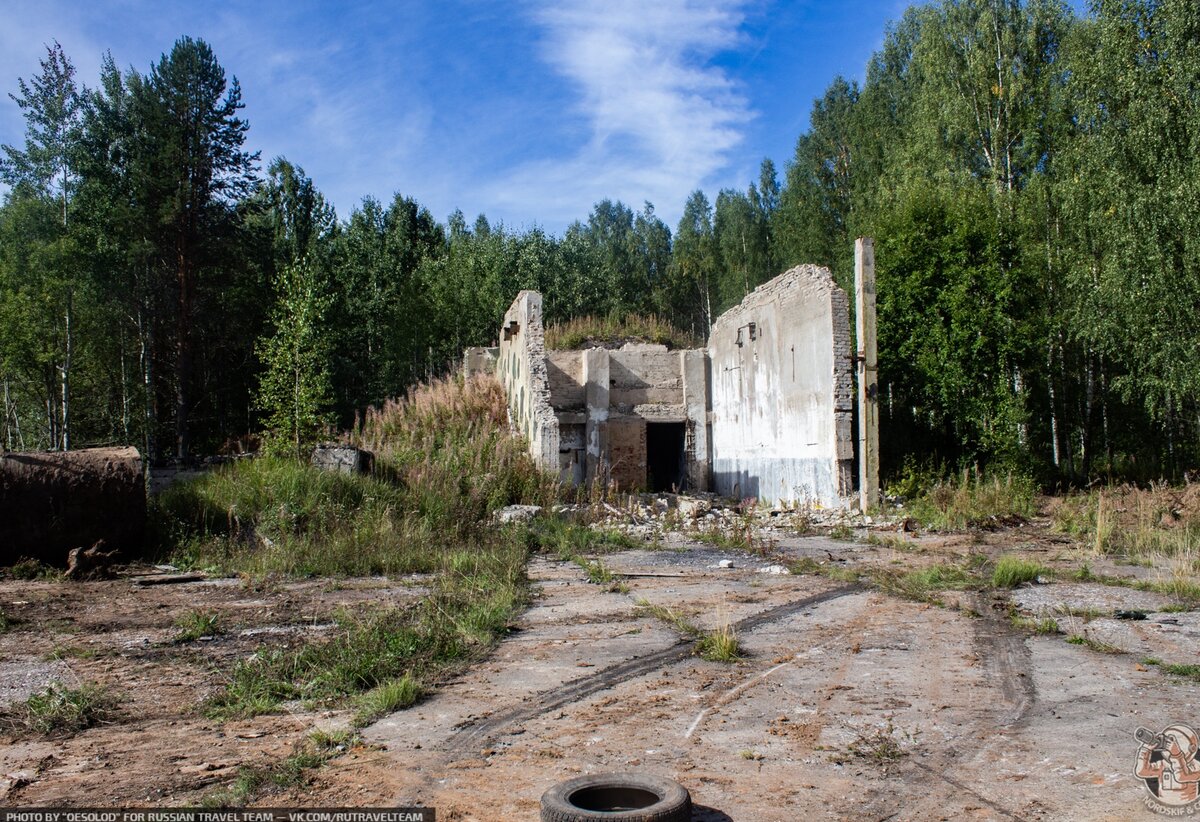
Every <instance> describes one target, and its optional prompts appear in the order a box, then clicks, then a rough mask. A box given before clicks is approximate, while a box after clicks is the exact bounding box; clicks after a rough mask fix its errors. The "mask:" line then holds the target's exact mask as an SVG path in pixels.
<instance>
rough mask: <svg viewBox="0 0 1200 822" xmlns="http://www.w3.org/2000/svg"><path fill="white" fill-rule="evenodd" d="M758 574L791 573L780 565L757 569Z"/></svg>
mask: <svg viewBox="0 0 1200 822" xmlns="http://www.w3.org/2000/svg"><path fill="white" fill-rule="evenodd" d="M758 572H759V573H760V574H790V573H791V571H789V570H788V569H787V568H785V567H784V566H782V565H767V566H766V567H763V568H759V569H758Z"/></svg>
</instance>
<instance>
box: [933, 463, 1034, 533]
mask: <svg viewBox="0 0 1200 822" xmlns="http://www.w3.org/2000/svg"><path fill="white" fill-rule="evenodd" d="M1036 495H1037V487H1036V485H1035V484H1034V482H1033V480H1032V479H1030V478H1029V477H1025V476H1019V475H1014V474H1008V475H1005V476H1004V477H999V476H991V477H988V476H973V475H971V474H970V473H969V472H967V471H964V472H963V474H962V477H961V478H960V479H959V480H958V481H953V480H949V481H940V482H937V483H935V484H934V485H933V486H932V487H930V488H929V489H928V490H927V491H926V492H925V493H924V494H922V495H921V496H919V497H917V498H916V499H915V500H913V502H912V504H911V505H910V506H909V508H910V511H911V512H912V516H913V517H914V518H916V519H917V520H919V521H921V522H922V523H924V524H925V525H926V526H927V527H929V528H935V529H942V530H961V529H964V528H979V527H984V528H986V527H994V526H997V525H1006V524H1009V523H1011V522H1020V521H1024V520H1026V519H1028V518H1029V517H1031V516H1033V514H1034V512H1035V505H1034V501H1035V498H1036Z"/></svg>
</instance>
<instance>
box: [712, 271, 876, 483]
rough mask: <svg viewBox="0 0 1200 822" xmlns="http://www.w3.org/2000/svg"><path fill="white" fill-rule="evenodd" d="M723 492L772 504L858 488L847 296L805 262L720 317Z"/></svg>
mask: <svg viewBox="0 0 1200 822" xmlns="http://www.w3.org/2000/svg"><path fill="white" fill-rule="evenodd" d="M708 354H709V360H710V369H711V386H712V465H713V482H714V487H715V490H716V491H717V492H718V493H720V494H722V495H725V496H731V497H737V498H746V497H754V498H756V499H759V500H762V501H764V502H767V503H770V504H779V503H816V504H820V505H824V506H828V507H838V506H842V505H845V504H846V502H847V499H846V498H847V496H848V495H849V494H850V493H851V492H852V490H853V477H852V470H851V469H852V465H853V459H854V443H853V440H852V438H851V424H852V419H853V413H854V411H853V408H854V406H853V377H852V372H851V363H850V359H851V358H850V329H849V319H848V304H847V301H846V294H845V292H843V291H842V290H841V289H840V288H838V287H837V285H836V284H835V283H834V282H833V277H832V275H831V274H830V273H829V270H828V269H825V268H818V267H816V266H798V267H796V268H793V269H791V270H790V271H787V272H785V273H783V274H781V275H779V276H778V277H776V278H775V279H773V280H771V281H769V282H767V283H764V284H763V285H761V286H759V287H758V288H756V289H755V290H754V291H753V293H751V294H750V295H748V296H747V297H746V299H744V300H743V301H742V303H741V304H740V305H738V306H737V307H735V308H732V309H730V310H729V311H727V312H725V313H724V314H722V315H721V316H720V317H718V318H717V320H716V321H715V322H714V323H713V327H712V332H711V333H710V335H709V341H708Z"/></svg>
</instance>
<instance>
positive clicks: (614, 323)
mask: <svg viewBox="0 0 1200 822" xmlns="http://www.w3.org/2000/svg"><path fill="white" fill-rule="evenodd" d="M628 341H632V342H648V343H659V344H661V345H665V346H667V348H702V347H703V346H704V341H703V340H700V339H699V338H697V337H695V336H693V335H692V334H689V333H688V332H686V331H681V330H680V329H678V328H676V327H675V326H673V325H671V323H669V322H667V321H666V320H663V319H660V318H658V317H656V316H654V315H653V314H651V315H643V314H628V315H618V314H610V315H609V316H607V317H576V318H574V319H572V320H567V321H566V322H563V323H552V324H550V325H548V326H546V348H547V349H548V350H551V351H553V350H561V349H571V348H581V347H583V346H585V345H589V344H615V343H624V342H628Z"/></svg>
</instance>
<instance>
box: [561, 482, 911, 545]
mask: <svg viewBox="0 0 1200 822" xmlns="http://www.w3.org/2000/svg"><path fill="white" fill-rule="evenodd" d="M891 507H892V506H889V509H891ZM553 510H554V513H555V514H558V515H559V516H568V517H570V518H571V519H573V520H575V521H578V522H585V523H591V524H592V526H593V527H595V528H600V529H607V530H616V531H620V532H622V533H624V534H626V535H627V536H629V537H633V538H635V539H646V540H649V541H654V540H656V539H659V538H661V537H663V536H665V535H666V534H668V533H671V532H682V533H687V532H689V531H690V532H697V533H699V534H702V535H708V536H713V537H716V536H719V535H724V536H728V537H731V538H734V539H742V538H744V535H745V534H746V532H747V529H748V528H753V530H754V533H756V534H757V535H759V536H761V537H762V538H764V539H767V540H773V539H782V538H786V537H792V536H795V535H797V534H803V533H808V532H810V531H812V530H814V529H820V528H839V527H841V528H863V527H865V526H866V525H867V523H866V519H867V518H866V517H864V516H863V515H862V514H861V513H860V512H858V511H856V510H853V509H846V508H818V507H808V508H791V507H782V508H769V507H765V506H757V505H754V504H745V503H742V504H737V503H732V502H730V501H729V500H726V499H722V498H721V497H718V496H717V495H716V494H689V495H686V496H685V495H677V494H648V493H647V494H637V495H633V496H630V497H628V498H627V499H626V501H625V502H624V503H623V504H619V505H612V504H610V503H602V504H600V505H594V506H588V505H557V506H555V507H554V509H553ZM903 519H904V515H903V511H901V510H899V509H897V510H895V511H892V510H889V511H887V512H886V513H880V512H875V513H874V514H873V515H872V516H871V527H872V528H874V529H888V528H894V529H899V527H900V522H901V521H902V520H903Z"/></svg>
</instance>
